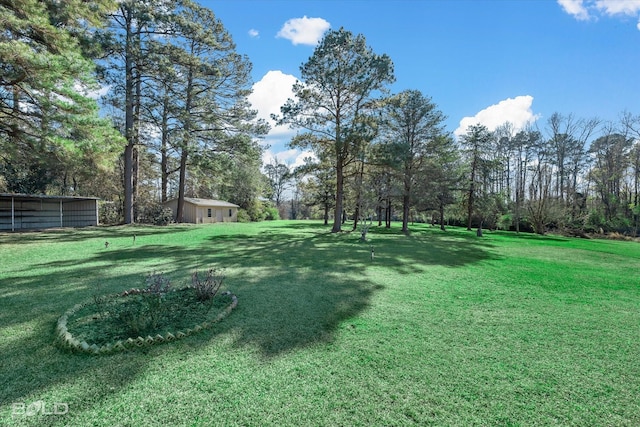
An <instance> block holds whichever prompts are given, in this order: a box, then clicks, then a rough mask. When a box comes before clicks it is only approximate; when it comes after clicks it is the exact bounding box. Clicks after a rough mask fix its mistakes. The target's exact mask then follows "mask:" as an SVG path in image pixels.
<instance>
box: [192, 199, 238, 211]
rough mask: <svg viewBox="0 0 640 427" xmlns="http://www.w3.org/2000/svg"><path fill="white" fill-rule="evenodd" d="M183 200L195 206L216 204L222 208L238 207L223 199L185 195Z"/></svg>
mask: <svg viewBox="0 0 640 427" xmlns="http://www.w3.org/2000/svg"><path fill="white" fill-rule="evenodd" d="M184 201H185V202H189V203H191V204H194V205H196V206H218V207H223V208H239V207H240V206H238V205H235V204H233V203H229V202H225V201H224V200H213V199H197V198H195V197H185V198H184Z"/></svg>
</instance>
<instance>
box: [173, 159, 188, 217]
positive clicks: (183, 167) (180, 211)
mask: <svg viewBox="0 0 640 427" xmlns="http://www.w3.org/2000/svg"><path fill="white" fill-rule="evenodd" d="M187 157H188V152H187V149H186V148H185V147H183V148H182V154H181V155H180V183H179V184H178V207H177V209H176V218H175V220H176V222H177V223H181V222H183V221H184V189H185V187H186V181H187Z"/></svg>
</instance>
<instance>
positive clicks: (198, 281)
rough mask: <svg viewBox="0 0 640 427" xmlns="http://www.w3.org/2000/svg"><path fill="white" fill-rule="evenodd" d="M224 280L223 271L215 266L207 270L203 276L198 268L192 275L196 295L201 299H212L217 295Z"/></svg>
mask: <svg viewBox="0 0 640 427" xmlns="http://www.w3.org/2000/svg"><path fill="white" fill-rule="evenodd" d="M223 281H224V275H223V274H222V272H220V271H218V270H217V269H215V268H210V269H209V270H207V273H206V276H205V277H204V278H202V277H201V276H200V275H199V274H198V271H197V270H196V271H195V272H194V273H193V274H192V275H191V284H192V286H193V289H195V291H196V296H197V298H198V300H200V301H210V300H213V297H215V296H216V294H217V293H218V290H219V289H220V286H222V282H223Z"/></svg>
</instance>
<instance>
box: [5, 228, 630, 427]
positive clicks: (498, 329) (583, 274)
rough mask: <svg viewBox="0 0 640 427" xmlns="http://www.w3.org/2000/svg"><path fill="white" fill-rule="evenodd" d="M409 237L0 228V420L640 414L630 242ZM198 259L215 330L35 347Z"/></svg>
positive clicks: (305, 421) (466, 419)
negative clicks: (168, 339) (73, 317)
mask: <svg viewBox="0 0 640 427" xmlns="http://www.w3.org/2000/svg"><path fill="white" fill-rule="evenodd" d="M412 231H413V232H412V234H411V235H410V236H404V235H402V234H401V233H400V231H399V226H397V225H394V227H393V228H392V229H391V230H385V229H384V228H376V227H373V228H372V230H371V231H370V233H369V238H370V242H368V243H362V242H360V241H359V237H360V236H359V233H341V234H331V233H330V232H329V228H327V227H324V226H323V225H321V223H319V222H309V221H305V222H292V221H276V222H263V223H257V224H216V225H212V226H169V227H166V228H153V227H113V228H95V229H82V230H64V231H50V232H42V233H22V234H0V356H1V357H0V425H18V426H20V425H34V426H35V425H37V426H46V425H60V426H62V425H68V426H89V425H91V426H156V425H166V426H174V425H175V426H179V425H184V426H213V425H215V426H219V425H220V426H222V425H244V426H248V425H255V426H264V425H278V426H281V425H288V426H300V425H305V426H306V425H309V426H315V425H327V426H351V425H362V426H370V425H385V426H401V425H437V426H444V425H462V426H470V425H492V426H493V425H522V426H530V425H576V426H606V425H609V426H637V425H640V399H639V398H638V396H640V275H639V273H640V268H639V267H640V244H638V243H634V242H617V241H597V240H580V239H568V238H561V237H554V236H549V237H539V236H532V235H524V234H523V235H519V236H518V235H515V234H511V233H501V232H494V233H485V237H484V238H477V237H476V236H475V234H474V233H473V232H467V231H464V230H462V229H450V230H448V231H446V232H441V231H440V230H438V229H436V228H431V227H429V226H426V225H415V226H413V227H412ZM133 234H135V235H136V240H135V243H134V241H133ZM105 241H108V242H109V243H110V244H109V247H108V248H105V244H104V243H105ZM370 245H373V247H374V249H375V259H373V260H371V257H370ZM213 265H215V266H219V267H223V268H224V270H225V273H226V277H227V278H226V281H225V285H224V287H225V288H226V289H228V290H231V291H233V292H234V293H235V294H236V295H237V296H238V300H239V305H238V307H237V309H236V310H235V311H234V312H233V313H232V314H231V315H230V316H229V317H227V318H226V319H225V320H223V321H222V322H221V323H219V324H217V325H216V326H215V327H214V328H213V329H210V330H207V331H205V332H203V333H201V334H199V335H195V336H192V337H189V338H186V339H184V340H182V341H179V342H175V343H170V344H162V345H158V346H152V347H150V348H148V349H146V350H139V351H138V350H137V351H129V352H126V353H118V354H113V355H108V356H90V355H86V354H74V353H69V352H67V351H64V350H62V349H60V348H58V347H57V346H56V345H54V344H53V339H54V328H55V324H56V319H57V318H58V317H59V316H60V315H61V314H62V313H63V312H64V311H65V310H67V309H68V308H70V307H71V306H73V305H74V304H76V303H78V302H81V301H84V300H86V299H88V298H91V296H92V295H93V294H94V293H96V292H100V293H105V294H106V293H112V292H117V291H122V290H125V289H128V288H131V287H140V286H142V285H143V280H144V276H145V275H146V274H148V273H150V272H153V271H161V272H164V273H165V274H166V275H168V276H169V277H170V278H171V279H172V280H173V283H174V284H175V285H179V284H184V285H186V284H188V283H189V279H190V274H191V272H192V271H193V270H195V269H196V268H200V269H204V268H206V267H208V266H213ZM34 402H44V405H45V406H44V407H45V412H49V413H51V412H54V413H52V414H48V415H47V414H43V413H38V414H35V415H29V414H27V413H25V408H29V405H32V406H31V407H33V405H34ZM61 404H66V405H67V406H66V407H68V411H65V410H64V408H66V407H65V406H63V405H61ZM55 412H58V414H55ZM62 412H66V414H62Z"/></svg>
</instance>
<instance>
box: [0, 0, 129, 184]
mask: <svg viewBox="0 0 640 427" xmlns="http://www.w3.org/2000/svg"><path fill="white" fill-rule="evenodd" d="M112 6H113V5H112V3H111V2H110V1H107V0H101V1H97V2H93V3H89V2H83V1H79V0H72V1H69V2H58V1H53V0H45V1H36V0H17V1H0V16H2V25H3V31H2V32H1V33H0V175H2V176H4V179H5V186H6V188H7V189H8V190H9V191H18V192H42V193H44V192H46V191H47V190H48V188H51V187H52V186H57V188H58V190H57V191H56V192H61V191H62V192H63V193H65V194H66V193H67V192H68V191H75V190H74V189H71V186H66V185H65V181H67V180H66V178H67V177H68V176H69V174H70V173H73V171H74V170H75V167H76V166H77V165H78V164H80V163H81V160H82V159H86V158H87V157H89V158H90V157H91V153H93V152H98V153H99V152H101V151H104V150H106V151H108V150H109V147H110V146H111V145H112V144H113V143H114V142H118V141H117V138H115V137H114V135H112V134H111V133H110V127H109V125H108V123H106V122H104V121H101V120H99V118H98V114H97V106H96V103H95V101H94V100H93V99H92V98H90V97H89V96H87V93H88V91H89V90H92V89H95V88H96V83H95V80H94V75H93V71H94V64H93V62H92V61H91V58H90V57H89V56H88V54H89V48H90V47H91V45H90V44H89V43H88V42H89V41H90V40H92V34H93V30H94V29H95V27H98V26H100V25H102V23H103V17H104V13H105V12H106V11H107V10H108V9H109V8H111V7H112ZM67 182H68V181H67ZM76 189H77V186H76Z"/></svg>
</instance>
